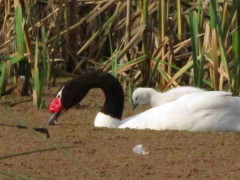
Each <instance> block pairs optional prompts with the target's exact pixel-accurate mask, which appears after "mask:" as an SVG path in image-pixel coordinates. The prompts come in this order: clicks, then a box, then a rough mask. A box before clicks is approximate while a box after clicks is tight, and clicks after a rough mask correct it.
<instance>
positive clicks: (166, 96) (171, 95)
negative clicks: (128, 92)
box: [132, 86, 204, 107]
mask: <svg viewBox="0 0 240 180" xmlns="http://www.w3.org/2000/svg"><path fill="white" fill-rule="evenodd" d="M203 91H204V90H202V89H199V88H196V87H191V86H183V87H177V88H173V89H170V90H168V91H166V92H159V91H156V90H154V89H152V88H142V87H141V88H137V89H135V90H134V91H133V94H132V100H133V104H134V105H142V104H150V106H151V107H156V106H160V105H162V104H165V103H168V102H171V101H175V100H176V99H178V98H180V97H182V96H184V95H187V94H190V93H194V92H203Z"/></svg>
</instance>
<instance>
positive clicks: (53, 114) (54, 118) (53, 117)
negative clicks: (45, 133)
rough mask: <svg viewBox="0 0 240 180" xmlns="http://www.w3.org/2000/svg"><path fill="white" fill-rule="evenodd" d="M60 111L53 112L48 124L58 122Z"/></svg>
mask: <svg viewBox="0 0 240 180" xmlns="http://www.w3.org/2000/svg"><path fill="white" fill-rule="evenodd" d="M58 116H59V113H52V115H51V117H50V118H49V120H48V125H55V124H56V123H57V118H58Z"/></svg>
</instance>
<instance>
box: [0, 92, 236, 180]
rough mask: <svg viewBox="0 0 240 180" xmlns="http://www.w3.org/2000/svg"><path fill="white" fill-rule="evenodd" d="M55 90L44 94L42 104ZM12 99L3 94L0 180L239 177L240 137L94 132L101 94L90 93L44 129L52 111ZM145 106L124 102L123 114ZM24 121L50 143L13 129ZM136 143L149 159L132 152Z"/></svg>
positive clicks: (205, 133)
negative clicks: (133, 105)
mask: <svg viewBox="0 0 240 180" xmlns="http://www.w3.org/2000/svg"><path fill="white" fill-rule="evenodd" d="M57 89H58V88H51V89H50V90H47V91H46V92H47V93H45V95H44V97H45V99H46V104H49V102H50V101H51V100H52V98H53V95H54V92H56V90H57ZM28 98H29V97H28ZM16 100H19V99H16V98H15V97H13V96H8V97H5V98H3V100H1V104H3V102H6V104H4V105H0V179H1V180H11V179H27V178H26V177H28V178H32V179H44V180H81V179H84V180H85V179H108V180H118V179H119V180H120V179H121V180H126V179H130V180H139V179H149V180H154V179H164V180H165V179H194V180H195V179H240V155H239V153H240V134H239V133H234V132H224V133H223V132H184V131H152V130H132V129H108V128H94V127H93V122H94V118H95V115H96V113H97V112H98V110H99V109H100V107H101V105H102V104H103V102H104V95H103V93H102V92H101V91H100V90H92V91H90V93H89V94H88V96H87V98H85V99H84V101H82V103H81V106H79V107H75V108H72V109H71V110H69V111H68V112H67V113H65V114H63V115H62V116H61V117H60V118H59V123H58V125H56V126H48V125H47V122H48V118H49V117H50V114H49V113H48V111H47V110H46V109H41V110H37V109H36V108H35V107H33V105H32V102H24V103H20V104H17V105H15V106H13V107H10V106H9V104H7V102H15V101H16ZM146 108H148V107H141V108H138V109H137V110H135V111H131V107H130V105H128V100H127V98H126V101H125V108H124V117H128V116H130V115H133V114H135V113H138V112H140V111H143V109H146ZM22 122H26V123H27V124H28V125H29V126H30V127H44V128H47V129H48V131H49V133H50V138H46V136H45V134H42V133H38V132H37V133H36V132H34V131H32V130H29V129H19V128H17V127H14V126H12V125H16V124H18V123H22ZM138 144H143V145H144V146H145V147H147V149H148V151H149V154H147V155H140V154H136V153H134V152H133V151H132V148H133V147H134V146H135V145H138ZM39 150H41V152H39ZM34 151H36V152H34ZM25 152H28V153H25ZM17 153H22V154H17ZM13 154H15V156H13V157H6V156H7V155H13ZM7 172H8V173H16V174H18V175H19V176H18V178H16V177H12V176H11V175H7V174H6V173H7ZM20 175H22V176H20ZM23 176H24V177H23Z"/></svg>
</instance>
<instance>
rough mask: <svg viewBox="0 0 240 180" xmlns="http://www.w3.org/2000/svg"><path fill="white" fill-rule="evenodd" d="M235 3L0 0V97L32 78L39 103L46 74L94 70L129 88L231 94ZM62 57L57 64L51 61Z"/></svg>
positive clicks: (235, 75)
mask: <svg viewBox="0 0 240 180" xmlns="http://www.w3.org/2000/svg"><path fill="white" fill-rule="evenodd" d="M239 4H240V2H239V1H237V0H225V1H223V0H219V1H215V0H204V1H200V0H199V1H190V2H189V1H183V0H177V1H175V2H171V1H169V0H158V1H157V0H126V1H116V0H99V1H90V0H71V1H70V0H48V1H47V0H14V1H8V0H5V1H4V0H2V1H0V13H1V17H3V18H2V19H1V21H0V23H1V31H0V53H1V54H0V55H1V59H0V62H1V64H0V72H1V83H0V96H3V95H4V94H6V92H5V91H6V87H7V85H9V86H10V87H12V86H14V85H15V84H16V83H17V81H18V79H19V76H24V77H25V79H26V83H25V85H26V86H30V85H31V83H29V82H32V84H33V95H34V104H35V105H38V107H40V106H41V104H42V103H43V100H42V97H41V92H42V87H43V86H44V85H46V84H49V82H50V80H51V78H53V82H54V81H55V80H56V77H58V76H59V75H74V74H78V73H79V72H83V71H84V70H88V69H99V68H100V69H103V70H104V71H108V72H111V73H112V74H113V75H115V76H117V77H119V79H120V80H121V81H122V82H123V84H124V88H129V90H130V92H131V89H132V88H133V87H135V86H139V85H148V86H154V87H159V88H160V89H162V90H166V89H168V88H170V87H175V86H178V85H194V86H199V87H204V88H206V89H216V90H218V89H220V90H222V89H225V90H231V91H232V92H233V93H234V94H235V95H236V94H238V93H239V74H240V72H239V62H240V61H239V52H240V50H239V32H240V31H239V13H240V11H239ZM62 59H63V62H64V64H63V68H61V69H59V68H57V67H56V66H54V64H56V63H58V62H59V60H60V61H61V60H62ZM12 79H13V81H11V80H12ZM11 83H13V84H11ZM23 89H25V91H27V90H28V88H27V87H25V88H23ZM29 93H31V92H25V94H29ZM22 95H24V92H22Z"/></svg>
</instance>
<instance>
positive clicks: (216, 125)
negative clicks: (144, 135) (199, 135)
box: [94, 91, 240, 131]
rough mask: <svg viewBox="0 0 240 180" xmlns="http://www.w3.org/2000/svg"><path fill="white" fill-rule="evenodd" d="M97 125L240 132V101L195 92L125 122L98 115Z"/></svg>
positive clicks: (215, 93) (223, 94) (216, 93)
mask: <svg viewBox="0 0 240 180" xmlns="http://www.w3.org/2000/svg"><path fill="white" fill-rule="evenodd" d="M103 116H104V117H103ZM104 119H105V120H106V121H105V120H104ZM94 124H95V126H96V127H103V126H104V127H111V128H134V129H154V130H187V131H208V130H209V131H239V130H240V98H238V97H232V96H231V93H228V92H221V91H210V92H196V93H191V94H189V95H185V96H182V97H181V98H179V99H177V100H176V101H172V102H169V103H167V104H165V105H162V106H158V107H154V108H151V109H149V110H147V111H145V112H142V113H140V114H137V115H135V116H132V117H129V118H126V119H124V120H122V121H119V120H117V119H113V118H111V117H110V116H108V118H107V115H104V114H102V113H98V115H97V116H96V119H95V123H94Z"/></svg>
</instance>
